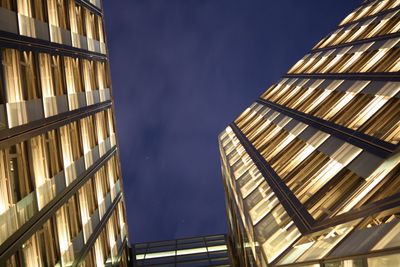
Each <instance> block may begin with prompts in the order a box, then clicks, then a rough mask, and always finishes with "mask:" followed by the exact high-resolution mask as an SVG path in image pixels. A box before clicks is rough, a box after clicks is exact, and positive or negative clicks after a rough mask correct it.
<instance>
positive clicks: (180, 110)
mask: <svg viewBox="0 0 400 267" xmlns="http://www.w3.org/2000/svg"><path fill="white" fill-rule="evenodd" d="M359 3H361V0H353V1H350V0H342V1H338V0H323V1H321V0H303V1H299V0H291V1H288V0H278V1H277V0H275V1H273V0H119V1H115V0H112V1H104V10H105V20H106V21H105V22H106V31H107V38H108V47H109V49H110V60H111V74H112V82H113V90H114V98H115V107H116V120H117V130H118V137H119V144H120V155H121V162H122V174H123V179H124V186H125V200H126V204H127V213H128V222H129V234H130V241H131V242H135V243H136V242H144V241H156V240H166V239H174V238H178V237H186V236H195V235H205V234H215V233H224V232H226V231H227V227H226V218H225V204H224V193H223V186H222V178H221V173H220V161H219V155H218V145H217V136H218V134H219V132H221V131H222V130H223V129H224V128H225V127H226V126H227V125H228V124H229V123H230V122H231V121H232V120H233V119H234V118H235V117H236V116H237V115H239V114H240V112H241V111H243V110H244V109H245V108H246V107H247V106H249V105H250V104H251V102H252V101H253V100H255V99H256V98H257V97H258V96H259V95H260V94H261V93H262V92H263V91H264V90H265V88H267V87H268V86H269V85H271V84H272V83H274V82H276V81H277V80H278V79H279V77H280V76H281V75H283V74H284V73H285V72H286V71H287V70H288V69H289V67H291V66H292V65H293V64H294V63H295V62H296V61H297V60H298V59H300V58H301V57H302V56H303V55H304V54H306V53H307V52H308V51H309V50H310V49H311V47H312V46H313V45H314V44H315V43H316V42H317V41H319V40H320V39H321V38H322V37H323V36H325V35H327V34H328V33H329V32H331V31H333V30H334V29H335V27H336V25H337V24H338V23H339V22H340V20H341V19H343V18H344V17H345V16H346V15H347V14H349V13H350V12H351V10H353V9H354V8H355V7H356V6H357V5H358V4H359Z"/></svg>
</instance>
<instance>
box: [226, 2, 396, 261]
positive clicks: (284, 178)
mask: <svg viewBox="0 0 400 267" xmlns="http://www.w3.org/2000/svg"><path fill="white" fill-rule="evenodd" d="M338 4H340V3H339V2H338ZM316 23H317V22H316ZM399 31H400V1H399V0H373V1H369V0H367V1H364V2H360V6H359V7H358V8H356V9H355V10H354V11H353V12H352V13H351V14H349V15H348V16H347V17H346V18H345V19H344V20H343V21H342V22H341V23H340V24H339V26H338V27H337V29H336V30H334V31H333V32H332V33H330V34H329V35H328V36H326V37H325V38H323V39H322V40H321V41H320V42H319V43H317V44H316V45H315V46H314V47H313V48H312V50H311V51H310V53H309V54H307V55H305V56H304V57H303V58H302V59H301V60H299V61H298V62H297V63H296V64H295V65H294V66H293V67H292V68H291V69H290V70H289V71H288V73H287V74H286V75H284V76H283V77H282V79H281V80H279V81H278V82H277V83H275V84H273V85H272V86H270V87H269V88H268V89H267V90H266V91H265V93H263V94H262V95H261V96H260V98H259V99H257V100H256V101H255V103H253V104H252V105H251V106H250V107H249V108H247V109H246V110H245V111H244V112H243V113H242V114H241V115H240V116H239V117H238V118H237V119H236V120H235V121H234V122H233V123H231V124H230V125H229V126H228V127H227V128H226V129H225V130H224V131H223V132H222V133H221V134H220V136H219V146H220V154H221V161H222V172H223V177H224V184H225V191H226V200H227V210H228V217H229V229H230V241H231V242H232V244H233V245H234V247H235V248H236V250H235V251H236V253H235V254H236V258H235V264H236V265H237V266H243V267H244V266H307V267H317V266H318V267H319V266H325V267H339V266H341V267H355V266H357V267H366V266H368V267H378V266H379V267H380V266H387V267H394V266H400V147H399V141H400V74H399V70H400V57H399V55H400V32H399Z"/></svg>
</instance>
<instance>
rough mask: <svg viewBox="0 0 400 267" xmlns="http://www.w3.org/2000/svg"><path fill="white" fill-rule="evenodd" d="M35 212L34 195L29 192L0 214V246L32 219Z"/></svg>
mask: <svg viewBox="0 0 400 267" xmlns="http://www.w3.org/2000/svg"><path fill="white" fill-rule="evenodd" d="M36 212H37V206H36V194H35V192H31V193H30V194H29V195H27V196H26V197H24V198H23V199H21V200H20V201H18V203H16V204H13V205H12V206H11V207H10V208H9V209H8V210H6V211H5V212H4V213H2V214H0V244H2V243H3V242H4V241H5V240H6V239H7V238H8V237H10V236H11V235H12V234H13V233H14V232H15V231H17V229H19V228H20V227H21V226H22V225H23V224H24V223H26V222H27V221H28V220H29V219H30V218H32V216H33V215H34V214H35V213H36Z"/></svg>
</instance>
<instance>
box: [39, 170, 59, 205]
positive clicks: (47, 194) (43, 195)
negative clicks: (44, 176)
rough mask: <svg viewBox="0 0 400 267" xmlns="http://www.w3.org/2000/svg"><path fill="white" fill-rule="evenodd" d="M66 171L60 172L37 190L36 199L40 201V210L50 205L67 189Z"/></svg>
mask: <svg viewBox="0 0 400 267" xmlns="http://www.w3.org/2000/svg"><path fill="white" fill-rule="evenodd" d="M65 186H66V184H65V174H64V171H61V172H59V173H58V174H56V175H55V176H54V177H52V178H50V179H48V180H47V181H46V182H45V183H44V184H42V185H41V186H39V187H38V188H37V189H36V195H37V196H36V197H37V200H38V210H41V209H42V208H43V207H44V206H46V204H47V203H49V202H50V201H51V200H52V199H53V198H54V197H55V196H56V195H57V194H58V193H60V192H61V191H62V190H63V189H64V188H65Z"/></svg>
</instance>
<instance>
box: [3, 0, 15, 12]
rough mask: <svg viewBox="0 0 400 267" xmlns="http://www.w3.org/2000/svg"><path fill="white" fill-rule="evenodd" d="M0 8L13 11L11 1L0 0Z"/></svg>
mask: <svg viewBox="0 0 400 267" xmlns="http://www.w3.org/2000/svg"><path fill="white" fill-rule="evenodd" d="M0 7H2V8H6V9H9V10H14V7H13V0H0Z"/></svg>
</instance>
